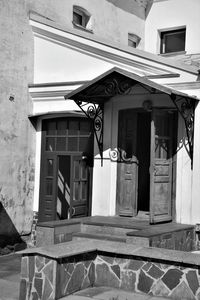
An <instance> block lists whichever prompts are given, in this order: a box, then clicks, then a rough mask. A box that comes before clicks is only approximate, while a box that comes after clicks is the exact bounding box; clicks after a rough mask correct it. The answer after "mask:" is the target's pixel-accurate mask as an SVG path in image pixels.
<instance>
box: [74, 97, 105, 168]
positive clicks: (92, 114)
mask: <svg viewBox="0 0 200 300" xmlns="http://www.w3.org/2000/svg"><path fill="white" fill-rule="evenodd" d="M74 102H75V103H76V104H77V105H78V107H79V108H80V109H81V110H82V112H83V113H84V114H85V116H86V117H87V118H88V119H90V120H91V121H92V126H93V131H94V135H95V138H96V142H97V145H98V148H99V154H100V157H101V165H103V112H104V107H103V105H100V104H95V103H88V102H82V101H78V100H74Z"/></svg>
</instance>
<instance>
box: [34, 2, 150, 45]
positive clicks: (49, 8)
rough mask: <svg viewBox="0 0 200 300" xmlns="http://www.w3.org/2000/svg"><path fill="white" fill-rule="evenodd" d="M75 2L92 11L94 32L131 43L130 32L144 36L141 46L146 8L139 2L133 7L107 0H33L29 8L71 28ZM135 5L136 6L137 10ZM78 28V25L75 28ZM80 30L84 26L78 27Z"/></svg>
mask: <svg viewBox="0 0 200 300" xmlns="http://www.w3.org/2000/svg"><path fill="white" fill-rule="evenodd" d="M73 5H78V6H81V7H83V8H84V9H86V10H87V11H88V12H89V13H90V14H91V20H90V23H91V24H90V29H92V30H93V33H91V35H95V36H97V37H103V38H104V39H105V40H107V41H115V42H118V43H121V44H124V45H128V32H132V33H135V34H137V35H139V36H140V37H141V43H140V45H139V47H141V48H142V47H143V41H144V7H142V6H141V5H138V3H137V2H136V1H133V3H131V9H130V10H128V7H127V9H126V10H124V9H121V8H119V7H118V6H117V5H114V4H112V3H110V2H109V1H107V0H101V1H99V0H92V1H91V0H67V1H63V0H56V1H52V0H29V1H28V8H29V10H30V11H32V12H36V13H38V14H39V15H43V16H45V17H47V18H49V19H50V20H52V21H55V22H57V23H59V24H62V25H63V26H66V27H68V28H69V29H72V28H74V26H73V24H72V15H73ZM133 6H134V9H133ZM75 29H76V28H75ZM76 31H77V32H80V29H76Z"/></svg>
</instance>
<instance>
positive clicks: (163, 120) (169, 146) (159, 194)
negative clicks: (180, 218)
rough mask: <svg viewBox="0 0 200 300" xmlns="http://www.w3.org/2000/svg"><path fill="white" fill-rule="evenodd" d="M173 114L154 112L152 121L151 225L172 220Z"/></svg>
mask: <svg viewBox="0 0 200 300" xmlns="http://www.w3.org/2000/svg"><path fill="white" fill-rule="evenodd" d="M172 151H173V113H169V112H168V111H158V110H154V111H153V112H152V121H151V166H150V223H157V222H163V221H170V220H171V219H172Z"/></svg>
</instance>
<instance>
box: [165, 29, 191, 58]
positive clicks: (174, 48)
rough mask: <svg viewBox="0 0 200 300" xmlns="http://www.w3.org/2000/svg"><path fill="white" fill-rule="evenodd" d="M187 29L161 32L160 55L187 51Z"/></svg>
mask: <svg viewBox="0 0 200 300" xmlns="http://www.w3.org/2000/svg"><path fill="white" fill-rule="evenodd" d="M185 35H186V28H181V29H176V30H168V31H161V32H160V41H161V43H160V53H161V54H167V53H173V52H182V51H185Z"/></svg>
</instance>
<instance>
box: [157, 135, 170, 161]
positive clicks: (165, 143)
mask: <svg viewBox="0 0 200 300" xmlns="http://www.w3.org/2000/svg"><path fill="white" fill-rule="evenodd" d="M155 157H156V158H161V159H167V158H168V157H169V140H165V139H162V138H160V139H156V141H155Z"/></svg>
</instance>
